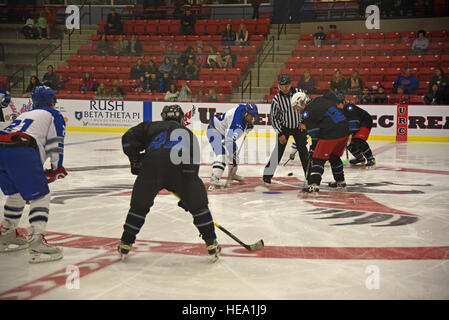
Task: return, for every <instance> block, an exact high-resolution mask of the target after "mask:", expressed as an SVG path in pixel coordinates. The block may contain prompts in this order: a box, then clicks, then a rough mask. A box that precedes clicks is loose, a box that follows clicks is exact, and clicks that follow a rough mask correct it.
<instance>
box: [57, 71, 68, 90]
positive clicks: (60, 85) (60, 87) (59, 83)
mask: <svg viewBox="0 0 449 320" xmlns="http://www.w3.org/2000/svg"><path fill="white" fill-rule="evenodd" d="M67 81H68V79H65V78H64V77H63V76H62V74H59V75H58V77H57V81H56V84H55V89H56V90H64V89H65V83H66V82H67Z"/></svg>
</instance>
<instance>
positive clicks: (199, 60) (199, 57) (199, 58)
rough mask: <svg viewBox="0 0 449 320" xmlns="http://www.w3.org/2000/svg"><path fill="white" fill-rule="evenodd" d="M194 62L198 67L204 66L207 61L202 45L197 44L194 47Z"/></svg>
mask: <svg viewBox="0 0 449 320" xmlns="http://www.w3.org/2000/svg"><path fill="white" fill-rule="evenodd" d="M195 63H196V64H197V65H198V67H200V68H202V67H204V66H205V65H206V63H207V55H206V54H204V53H203V47H202V46H198V47H197V48H196V55H195Z"/></svg>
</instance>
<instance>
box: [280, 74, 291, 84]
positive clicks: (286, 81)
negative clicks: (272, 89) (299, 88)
mask: <svg viewBox="0 0 449 320" xmlns="http://www.w3.org/2000/svg"><path fill="white" fill-rule="evenodd" d="M278 83H279V85H280V86H285V85H288V84H291V83H292V80H291V79H290V77H289V76H288V74H281V75H280V76H279V82H278Z"/></svg>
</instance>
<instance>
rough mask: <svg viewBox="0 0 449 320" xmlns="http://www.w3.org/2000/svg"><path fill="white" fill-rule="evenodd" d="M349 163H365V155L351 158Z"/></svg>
mask: <svg viewBox="0 0 449 320" xmlns="http://www.w3.org/2000/svg"><path fill="white" fill-rule="evenodd" d="M349 163H350V164H353V165H356V164H359V163H362V164H363V163H365V158H363V157H361V158H355V159H352V160H349Z"/></svg>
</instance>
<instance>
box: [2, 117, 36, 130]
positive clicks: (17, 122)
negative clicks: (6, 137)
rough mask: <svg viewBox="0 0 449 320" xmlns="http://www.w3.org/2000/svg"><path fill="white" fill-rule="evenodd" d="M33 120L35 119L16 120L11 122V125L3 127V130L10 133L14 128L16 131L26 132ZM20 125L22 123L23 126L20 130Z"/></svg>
mask: <svg viewBox="0 0 449 320" xmlns="http://www.w3.org/2000/svg"><path fill="white" fill-rule="evenodd" d="M33 121H34V120H32V119H24V120H14V121H13V122H11V124H10V125H9V126H7V127H6V128H5V129H3V131H5V132H8V133H10V132H12V131H13V130H14V129H16V130H15V131H16V132H25V131H27V129H28V128H29V127H30V126H31V124H32V123H33ZM20 125H22V128H21V129H20V130H18V129H19V128H18V127H19V126H20Z"/></svg>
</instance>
